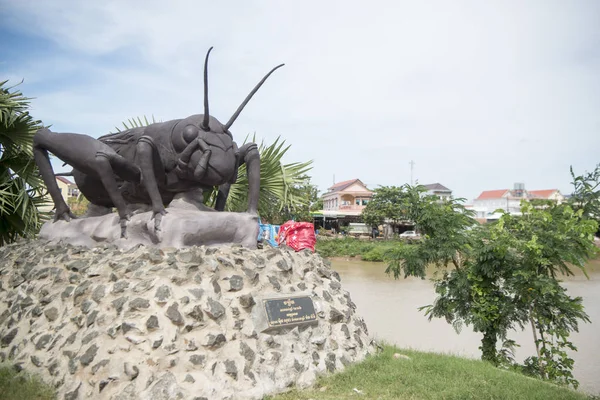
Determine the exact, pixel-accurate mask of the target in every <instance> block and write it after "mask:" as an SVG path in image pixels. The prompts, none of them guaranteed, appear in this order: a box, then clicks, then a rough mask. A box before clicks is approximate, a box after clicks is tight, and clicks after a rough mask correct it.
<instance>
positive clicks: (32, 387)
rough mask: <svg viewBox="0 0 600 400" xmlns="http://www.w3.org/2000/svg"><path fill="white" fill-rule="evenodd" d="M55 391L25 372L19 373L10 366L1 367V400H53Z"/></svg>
mask: <svg viewBox="0 0 600 400" xmlns="http://www.w3.org/2000/svg"><path fill="white" fill-rule="evenodd" d="M55 398H56V397H55V394H54V390H53V389H52V388H50V387H48V386H46V385H44V383H43V382H42V381H41V380H39V379H38V378H36V377H34V376H31V375H29V374H27V373H25V372H17V371H16V370H15V369H14V368H12V367H11V366H8V365H0V399H1V400H53V399H55Z"/></svg>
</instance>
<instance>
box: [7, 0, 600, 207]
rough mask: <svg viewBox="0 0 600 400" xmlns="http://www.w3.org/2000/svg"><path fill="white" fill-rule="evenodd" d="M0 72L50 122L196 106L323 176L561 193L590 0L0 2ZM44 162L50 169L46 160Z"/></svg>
mask: <svg viewBox="0 0 600 400" xmlns="http://www.w3.org/2000/svg"><path fill="white" fill-rule="evenodd" d="M0 11H1V12H2V14H3V23H2V26H0V43H2V51H1V52H0V78H2V79H10V81H11V82H14V83H16V82H18V81H20V80H21V79H24V80H25V81H24V83H23V84H22V85H21V90H22V91H23V92H24V93H25V94H26V95H28V96H30V97H35V100H33V102H32V113H33V115H34V116H35V117H36V118H39V119H42V120H43V121H44V123H46V124H52V126H53V130H55V131H58V132H78V133H86V134H89V135H92V136H95V137H97V136H100V135H103V134H106V133H107V132H109V131H111V130H113V129H114V126H115V125H118V124H119V123H120V122H121V121H123V120H126V119H127V118H130V117H133V116H143V115H148V116H150V115H155V116H156V118H158V119H161V120H168V119H175V118H183V117H186V116H188V115H191V114H196V113H201V112H202V63H203V58H204V55H205V52H206V50H207V49H208V48H209V47H210V46H215V49H214V50H213V53H212V54H211V61H210V67H209V73H210V102H211V113H212V114H213V115H214V116H215V117H216V118H218V119H219V120H221V122H225V121H227V120H228V119H229V116H230V115H231V114H232V113H233V111H234V110H235V109H236V108H237V106H238V104H239V103H240V102H241V100H242V99H243V98H244V97H245V96H246V94H247V93H248V91H249V90H250V89H251V88H252V87H253V86H254V85H255V83H256V82H257V81H258V80H259V79H260V78H261V77H262V76H263V75H264V74H265V73H266V72H267V71H268V70H270V69H271V68H272V67H273V66H275V65H277V64H279V63H281V62H285V63H286V66H285V67H284V68H282V69H280V70H278V71H277V72H276V73H275V74H273V75H272V76H271V78H270V79H269V80H268V81H267V83H266V84H265V85H264V86H263V88H262V89H261V90H260V92H259V93H258V94H257V95H256V96H255V97H254V99H253V100H252V101H251V103H250V104H249V106H248V107H247V108H246V109H245V110H244V112H243V113H242V115H241V116H240V118H239V119H238V120H237V121H236V123H235V124H234V126H233V128H232V133H233V135H234V137H235V138H236V139H237V140H238V141H239V142H241V141H243V139H244V137H246V135H247V134H252V133H254V132H256V135H257V137H259V138H261V139H265V140H266V141H268V142H270V141H273V140H274V139H275V138H276V137H277V136H279V135H281V136H282V138H284V139H285V140H286V141H287V142H288V143H289V144H291V145H292V148H291V150H290V153H289V154H288V157H287V159H286V161H288V162H293V161H304V160H307V159H312V160H314V169H313V171H312V175H313V182H314V183H316V184H317V185H318V186H319V188H320V189H321V190H325V189H326V188H327V187H328V186H330V185H331V183H332V181H333V176H334V175H335V178H336V181H341V180H346V179H351V178H360V179H362V180H363V182H366V183H367V184H368V185H369V186H371V187H376V186H377V185H401V184H403V183H406V182H408V181H409V180H410V166H409V161H410V160H414V161H415V163H416V164H415V170H414V176H415V179H418V180H419V181H420V182H421V183H433V182H440V183H442V184H444V185H446V186H448V187H450V188H451V189H453V190H454V192H455V195H457V196H461V197H466V198H467V199H469V200H472V199H473V198H474V197H476V196H477V195H478V194H479V193H480V192H481V191H482V190H488V189H501V188H508V187H512V185H513V183H514V182H524V183H525V184H526V187H527V188H529V189H548V188H559V189H561V190H562V191H563V192H569V190H570V184H569V182H570V179H569V178H570V176H569V166H570V165H573V167H574V168H575V170H576V171H580V172H583V171H584V170H591V169H593V168H594V166H595V165H596V164H597V163H598V162H600V156H599V155H598V154H599V152H600V112H598V111H599V110H600V74H598V71H600V24H599V23H598V21H599V20H600V2H597V1H594V0H577V1H571V2H565V1H553V0H544V1H527V2H522V1H486V2H480V1H454V2H446V1H431V2H407V1H372V2H369V3H368V4H367V3H364V2H359V1H331V2H318V1H303V2H269V1H245V2H208V1H174V2H164V1H153V0H151V1H144V2H139V1H128V2H124V1H103V2H81V1H63V0H53V1H49V2H40V1H32V0H20V1H16V0H13V1H7V0H0ZM57 170H60V169H59V168H57Z"/></svg>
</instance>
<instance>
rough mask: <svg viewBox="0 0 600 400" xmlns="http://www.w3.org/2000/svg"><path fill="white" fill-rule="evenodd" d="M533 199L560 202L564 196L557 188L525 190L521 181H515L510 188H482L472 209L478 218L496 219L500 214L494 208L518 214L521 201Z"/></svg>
mask: <svg viewBox="0 0 600 400" xmlns="http://www.w3.org/2000/svg"><path fill="white" fill-rule="evenodd" d="M534 199H541V200H553V201H556V202H558V203H561V202H563V201H564V200H565V197H564V196H563V195H562V194H561V193H560V191H559V190H558V189H545V190H526V189H525V185H524V184H523V183H515V185H514V188H513V189H512V190H510V189H499V190H484V191H483V192H481V194H480V195H479V197H477V198H476V199H475V200H473V210H475V213H476V218H477V219H478V220H496V219H498V218H500V214H499V213H495V211H496V210H498V209H501V210H503V211H504V212H507V213H510V214H513V215H520V214H521V201H523V200H525V201H530V200H534Z"/></svg>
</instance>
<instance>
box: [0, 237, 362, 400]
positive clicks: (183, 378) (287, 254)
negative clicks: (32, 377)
mask: <svg viewBox="0 0 600 400" xmlns="http://www.w3.org/2000/svg"><path fill="white" fill-rule="evenodd" d="M0 258H1V259H2V260H3V262H2V265H1V266H0V359H1V360H2V361H7V362H10V363H12V364H17V365H19V366H20V367H22V368H24V369H25V370H27V371H30V372H32V373H35V374H39V375H40V376H41V377H42V379H44V380H45V381H46V382H48V383H50V384H52V385H54V386H55V387H57V390H58V394H59V397H58V398H59V399H63V398H65V399H84V398H94V399H97V398H98V399H103V398H105V399H153V400H156V399H174V398H183V399H203V398H204V399H260V398H262V397H263V396H264V395H266V394H270V393H276V392H279V391H282V390H286V388H289V387H291V386H294V385H298V386H300V387H306V386H309V385H311V384H312V383H314V381H315V379H316V378H317V376H319V375H322V374H325V373H331V372H335V371H338V370H341V369H343V368H344V367H345V366H346V365H348V364H350V363H353V362H356V361H359V360H362V359H363V358H364V357H365V356H366V355H367V354H368V353H369V352H371V351H372V350H373V349H372V347H371V345H370V339H369V337H368V333H367V327H366V326H365V323H364V321H363V320H362V319H361V318H359V317H358V315H357V314H356V312H355V305H354V303H353V302H352V301H351V299H350V295H349V293H348V292H346V291H344V290H343V288H342V283H341V282H340V278H339V275H338V274H337V273H336V272H335V271H333V270H332V269H331V268H330V266H329V264H328V263H327V262H325V261H324V260H323V259H322V258H321V257H320V256H318V255H314V254H312V253H310V252H308V251H303V252H300V253H295V252H294V251H292V250H288V249H265V250H249V249H246V248H244V247H241V246H221V247H196V246H194V247H190V248H185V249H180V250H176V249H173V248H171V249H169V248H164V249H158V248H148V247H145V246H137V247H134V248H132V249H130V250H128V251H124V250H121V249H119V248H118V247H117V246H116V245H105V246H101V247H96V248H93V249H87V248H84V247H80V246H73V245H68V244H59V245H56V244H48V243H45V242H42V241H23V242H20V243H17V244H12V245H9V246H5V247H2V248H0ZM282 298H283V299H285V298H302V299H303V300H302V302H300V301H297V302H296V303H293V302H290V301H288V302H287V303H285V304H286V307H288V306H289V307H288V308H278V309H275V311H273V310H271V317H268V316H266V314H265V312H266V311H265V310H264V306H265V300H269V299H282ZM307 299H309V300H307ZM292 300H293V299H292ZM284 301H287V300H284ZM300 303H302V304H300ZM311 303H312V305H313V306H314V314H315V316H314V318H313V317H311V318H308V317H306V318H305V320H306V322H307V323H299V324H293V325H287V326H286V324H287V323H290V322H294V318H298V319H301V318H300V317H302V316H305V315H304V314H303V313H305V312H306V313H308V311H310V304H311ZM271 306H273V307H274V305H273V304H271ZM298 307H300V308H302V307H304V309H303V310H301V309H299V308H298ZM307 310H308V311H307ZM273 313H275V314H277V313H279V314H277V315H283V314H281V313H287V314H285V316H284V317H285V318H284V319H283V320H282V321H283V322H281V323H282V324H283V325H282V326H278V327H276V328H275V329H273V327H272V326H271V327H270V328H269V327H267V328H268V329H266V328H265V322H266V323H267V325H269V321H270V322H271V323H272V322H273V320H274V318H276V316H274V315H275V314H273ZM287 317H289V318H287ZM269 318H270V319H269ZM277 318H279V317H277ZM309 319H310V321H308V320H309ZM296 321H297V320H296ZM271 325H272V324H271Z"/></svg>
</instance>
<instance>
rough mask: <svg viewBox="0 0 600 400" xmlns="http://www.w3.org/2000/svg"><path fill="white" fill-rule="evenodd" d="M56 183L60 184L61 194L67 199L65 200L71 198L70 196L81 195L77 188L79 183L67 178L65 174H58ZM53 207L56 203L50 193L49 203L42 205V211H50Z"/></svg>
mask: <svg viewBox="0 0 600 400" xmlns="http://www.w3.org/2000/svg"><path fill="white" fill-rule="evenodd" d="M56 184H57V185H58V188H59V189H60V194H61V195H62V197H63V199H65V202H67V201H68V200H69V197H78V196H79V189H78V188H77V185H76V184H74V183H73V182H71V181H70V180H68V179H67V178H65V177H63V176H57V177H56ZM53 208H54V203H53V201H52V198H51V197H50V194H48V205H46V206H42V207H40V211H50V210H52V209H53Z"/></svg>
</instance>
